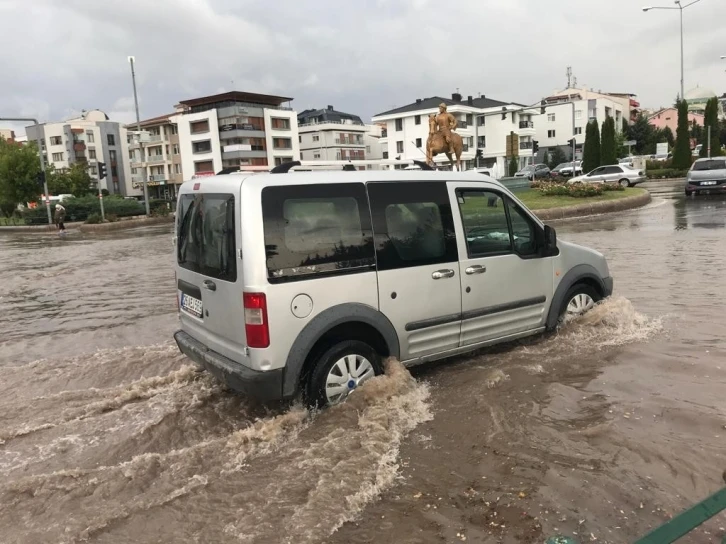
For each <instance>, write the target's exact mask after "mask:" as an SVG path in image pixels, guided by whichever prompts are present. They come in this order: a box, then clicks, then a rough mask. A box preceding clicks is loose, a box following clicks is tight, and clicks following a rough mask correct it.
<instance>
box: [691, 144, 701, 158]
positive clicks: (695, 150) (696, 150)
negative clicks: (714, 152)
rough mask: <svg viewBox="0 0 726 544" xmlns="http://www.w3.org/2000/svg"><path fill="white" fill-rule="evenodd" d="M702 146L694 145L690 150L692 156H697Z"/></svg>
mask: <svg viewBox="0 0 726 544" xmlns="http://www.w3.org/2000/svg"><path fill="white" fill-rule="evenodd" d="M702 147H703V144H698V145H696V147H695V148H694V149H693V151H691V155H693V156H694V157H698V156H699V155H700V154H701V148H702Z"/></svg>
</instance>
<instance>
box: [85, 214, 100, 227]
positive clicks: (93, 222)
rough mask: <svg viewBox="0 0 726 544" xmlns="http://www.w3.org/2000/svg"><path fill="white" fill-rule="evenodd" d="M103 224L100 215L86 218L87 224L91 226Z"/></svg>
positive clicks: (91, 215)
mask: <svg viewBox="0 0 726 544" xmlns="http://www.w3.org/2000/svg"><path fill="white" fill-rule="evenodd" d="M102 222H103V221H102V220H101V214H100V213H92V214H90V215H89V216H88V217H87V218H86V223H87V224H89V225H98V224H99V223H102Z"/></svg>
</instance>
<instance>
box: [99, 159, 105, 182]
mask: <svg viewBox="0 0 726 544" xmlns="http://www.w3.org/2000/svg"><path fill="white" fill-rule="evenodd" d="M105 177H106V163H105V162H99V163H98V179H103V178H105Z"/></svg>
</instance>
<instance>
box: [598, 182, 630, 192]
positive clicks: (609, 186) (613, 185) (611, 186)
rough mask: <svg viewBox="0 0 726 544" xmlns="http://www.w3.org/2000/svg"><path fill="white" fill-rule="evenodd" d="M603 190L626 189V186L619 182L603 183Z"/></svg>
mask: <svg viewBox="0 0 726 544" xmlns="http://www.w3.org/2000/svg"><path fill="white" fill-rule="evenodd" d="M602 190H603V191H624V190H625V187H624V186H622V185H620V184H619V183H603V184H602Z"/></svg>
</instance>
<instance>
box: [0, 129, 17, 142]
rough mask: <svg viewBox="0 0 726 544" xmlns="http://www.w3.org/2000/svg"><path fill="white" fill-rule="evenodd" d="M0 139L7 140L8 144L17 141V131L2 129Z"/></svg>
mask: <svg viewBox="0 0 726 544" xmlns="http://www.w3.org/2000/svg"><path fill="white" fill-rule="evenodd" d="M0 138H2V139H4V140H7V141H8V142H14V141H15V131H14V130H10V129H9V128H0Z"/></svg>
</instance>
